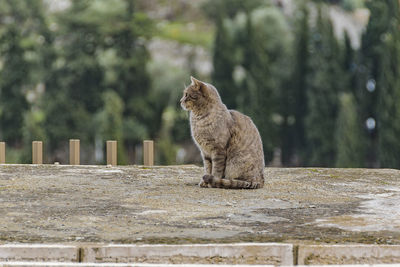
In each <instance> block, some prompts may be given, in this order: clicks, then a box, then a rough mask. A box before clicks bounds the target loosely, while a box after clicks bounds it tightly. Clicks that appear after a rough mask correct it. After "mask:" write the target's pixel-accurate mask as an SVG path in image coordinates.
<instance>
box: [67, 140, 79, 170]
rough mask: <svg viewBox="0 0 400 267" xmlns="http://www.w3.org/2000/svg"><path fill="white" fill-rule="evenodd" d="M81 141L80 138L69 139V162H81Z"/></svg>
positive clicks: (75, 163) (76, 163)
mask: <svg viewBox="0 0 400 267" xmlns="http://www.w3.org/2000/svg"><path fill="white" fill-rule="evenodd" d="M79 145H80V141H79V139H70V140H69V164H70V165H79V164H80V148H79Z"/></svg>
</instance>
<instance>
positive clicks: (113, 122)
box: [95, 91, 127, 165]
mask: <svg viewBox="0 0 400 267" xmlns="http://www.w3.org/2000/svg"><path fill="white" fill-rule="evenodd" d="M102 98H103V103H104V104H103V105H104V106H103V109H102V110H101V111H99V113H98V114H97V115H96V120H95V121H96V127H97V129H98V131H97V132H96V135H97V136H96V138H99V139H100V140H101V141H102V142H101V143H102V144H104V142H105V141H106V140H116V141H117V146H118V149H117V153H118V156H117V158H118V164H119V165H125V164H127V159H126V153H125V145H124V136H123V111H124V103H123V101H122V99H121V97H120V96H119V95H118V94H117V93H116V92H115V91H106V92H104V93H103V95H102Z"/></svg>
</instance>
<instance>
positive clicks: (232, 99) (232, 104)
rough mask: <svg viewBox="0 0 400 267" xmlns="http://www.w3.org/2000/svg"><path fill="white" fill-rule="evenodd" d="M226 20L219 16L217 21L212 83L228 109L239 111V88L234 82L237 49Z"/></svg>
mask: <svg viewBox="0 0 400 267" xmlns="http://www.w3.org/2000/svg"><path fill="white" fill-rule="evenodd" d="M224 21H226V20H224V18H223V17H221V16H218V18H217V21H216V28H217V29H216V34H215V40H214V49H213V66H214V69H213V72H212V82H213V84H214V85H215V87H216V88H217V89H218V91H219V93H220V95H221V97H222V99H223V101H224V103H225V104H226V105H227V107H228V108H231V109H237V106H238V102H237V96H238V93H239V92H238V87H237V86H236V84H235V82H234V80H233V71H234V67H235V65H236V64H237V60H236V59H235V47H234V40H233V36H232V35H231V34H229V31H228V29H227V25H226V23H224Z"/></svg>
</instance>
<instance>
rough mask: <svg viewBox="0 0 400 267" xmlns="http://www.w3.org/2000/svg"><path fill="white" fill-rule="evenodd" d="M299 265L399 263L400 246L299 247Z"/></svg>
mask: <svg viewBox="0 0 400 267" xmlns="http://www.w3.org/2000/svg"><path fill="white" fill-rule="evenodd" d="M297 263H298V264H299V265H302V264H304V265H318V264H385V263H386V264H388V263H400V245H306V246H299V250H298V261H297Z"/></svg>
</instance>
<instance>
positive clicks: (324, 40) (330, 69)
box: [305, 10, 343, 166]
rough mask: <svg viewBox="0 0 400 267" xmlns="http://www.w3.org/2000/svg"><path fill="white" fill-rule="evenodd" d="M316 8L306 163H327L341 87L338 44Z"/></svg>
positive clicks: (331, 151)
mask: <svg viewBox="0 0 400 267" xmlns="http://www.w3.org/2000/svg"><path fill="white" fill-rule="evenodd" d="M322 12H323V11H321V10H319V12H318V17H317V21H316V26H315V27H314V28H313V30H312V32H311V38H312V40H311V58H310V68H311V70H312V74H311V75H310V76H309V81H308V86H309V87H308V88H307V103H308V113H307V116H306V119H305V124H306V128H307V149H308V159H307V164H308V165H312V166H329V165H330V164H331V163H332V162H334V160H335V153H336V144H335V138H334V133H335V121H336V118H337V110H338V93H339V91H340V90H341V89H342V88H343V84H342V80H341V79H340V78H339V77H343V72H342V69H341V65H340V63H341V62H340V57H338V56H337V55H340V50H339V49H340V47H339V44H338V41H337V40H336V38H335V36H334V33H333V28H332V23H331V21H330V20H329V19H327V18H326V17H327V16H326V15H324V14H323V13H322Z"/></svg>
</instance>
